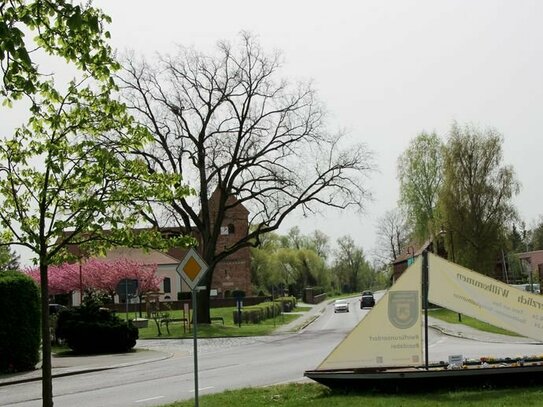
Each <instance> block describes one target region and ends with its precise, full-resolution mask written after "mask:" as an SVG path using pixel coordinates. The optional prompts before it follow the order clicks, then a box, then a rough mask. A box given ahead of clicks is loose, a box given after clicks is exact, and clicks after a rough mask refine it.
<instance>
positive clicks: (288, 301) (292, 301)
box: [275, 297, 296, 312]
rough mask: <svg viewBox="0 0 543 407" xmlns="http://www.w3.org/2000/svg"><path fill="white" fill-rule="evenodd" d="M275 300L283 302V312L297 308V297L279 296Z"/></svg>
mask: <svg viewBox="0 0 543 407" xmlns="http://www.w3.org/2000/svg"><path fill="white" fill-rule="evenodd" d="M275 301H278V302H280V303H281V310H282V311H283V312H290V311H292V310H293V309H294V308H296V297H279V298H276V299H275Z"/></svg>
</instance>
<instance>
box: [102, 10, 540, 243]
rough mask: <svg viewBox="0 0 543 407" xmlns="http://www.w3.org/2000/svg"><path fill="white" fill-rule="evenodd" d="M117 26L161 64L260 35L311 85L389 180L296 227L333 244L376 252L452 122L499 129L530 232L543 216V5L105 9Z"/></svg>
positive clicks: (114, 29) (126, 44)
mask: <svg viewBox="0 0 543 407" xmlns="http://www.w3.org/2000/svg"><path fill="white" fill-rule="evenodd" d="M94 4H95V5H96V6H98V7H100V8H101V9H102V10H104V11H105V12H106V14H108V15H110V16H111V17H112V18H113V22H112V24H111V26H110V31H111V33H112V43H113V45H114V47H116V48H118V49H120V50H125V49H133V50H134V51H135V52H136V53H141V54H145V55H146V56H147V57H148V58H151V57H152V56H153V55H155V53H157V52H158V53H173V52H174V51H175V44H182V45H185V46H194V47H195V48H197V49H201V50H202V51H209V50H212V49H213V47H214V46H215V44H216V42H217V41H218V40H225V39H226V40H232V41H234V40H236V37H237V35H238V33H239V32H240V31H241V30H248V31H251V32H252V33H254V34H256V35H257V36H258V38H259V40H260V42H261V44H262V45H263V47H264V49H265V50H268V51H270V52H271V51H274V50H280V51H282V53H283V56H284V61H285V65H284V70H283V71H284V73H285V75H286V76H287V77H289V78H291V79H294V80H297V79H302V80H312V81H313V83H314V86H315V88H316V89H317V90H318V92H319V95H320V99H321V100H322V101H323V102H324V104H325V105H326V108H327V110H328V112H329V114H330V125H331V127H333V128H342V129H345V130H347V131H348V133H349V134H350V136H351V137H352V138H353V139H355V140H357V141H362V142H364V143H366V144H367V146H368V147H369V148H370V149H371V150H373V151H374V153H375V157H376V162H377V163H378V168H379V172H378V173H376V174H374V177H373V179H372V180H371V182H370V185H369V186H370V189H371V190H372V192H373V195H374V201H373V202H372V203H370V204H368V206H367V209H366V212H365V214H363V215H359V214H354V213H343V214H337V213H336V214H330V215H329V216H327V217H326V218H322V217H319V218H312V219H305V220H300V219H292V220H291V222H289V225H288V226H290V225H295V224H297V225H300V226H301V228H302V231H303V232H305V233H310V232H312V231H313V230H314V229H319V230H321V231H323V232H324V233H326V234H328V235H329V236H330V237H331V238H332V239H333V240H335V239H337V238H338V237H340V236H342V235H351V236H352V237H353V238H354V239H355V241H356V242H357V243H358V244H359V245H361V246H362V247H363V248H364V250H365V251H366V252H371V250H372V249H373V247H374V245H375V241H376V237H375V225H376V223H377V220H378V219H379V217H381V216H382V215H383V214H384V212H385V211H386V210H390V209H393V208H395V207H396V206H397V200H398V182H397V179H396V166H397V158H398V156H399V155H400V154H401V153H402V152H403V151H404V150H405V148H406V147H407V145H408V143H409V141H410V140H411V139H412V138H414V137H415V136H416V135H417V134H418V133H420V132H421V131H423V130H425V131H428V132H431V131H436V133H437V134H438V135H440V136H441V137H442V138H443V139H446V137H447V133H448V131H449V129H450V127H451V124H452V123H453V121H457V122H459V123H461V124H462V123H472V124H476V125H478V126H480V127H482V128H484V127H487V126H490V127H494V128H495V129H496V130H498V131H499V132H500V133H501V134H502V135H503V136H504V164H509V165H512V166H513V167H514V169H515V171H516V175H517V177H518V179H519V180H520V182H521V184H522V190H521V192H520V194H519V195H518V197H517V199H516V200H515V202H516V205H517V209H518V210H519V213H520V215H521V217H522V218H523V219H524V220H525V221H526V222H527V224H528V225H530V224H531V223H532V222H533V221H535V219H536V218H537V217H538V216H539V215H541V214H543V208H541V205H538V201H539V202H540V201H541V198H542V196H543V194H542V192H541V191H542V188H541V184H542V183H541V173H542V171H541V169H540V168H541V167H542V166H543V162H541V161H540V160H541V159H542V158H543V140H542V137H541V130H542V129H543V112H542V110H543V81H542V75H543V52H542V51H543V23H542V20H541V18H542V16H543V1H537V0H531V1H530V0H515V1H513V0H511V1H499V0H485V1H483V0H477V1H473V0H465V1H461V0H449V1H442V0H428V1H421V0H418V1H408V0H395V1H385V0H377V1H365V0H358V1H335V2H331V1H326V2H325V1H301V0H295V1H293V0H289V1H284V0H279V1H274V2H259V1H254V0H253V1H239V0H230V1H224V0H221V1H218V0H207V1H200V2H198V1H192V2H186V1H173V0H172V1H164V0H154V1H148V0H145V1H143V0H114V1H113V0H99V1H95V2H94Z"/></svg>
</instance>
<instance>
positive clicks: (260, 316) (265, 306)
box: [232, 300, 281, 324]
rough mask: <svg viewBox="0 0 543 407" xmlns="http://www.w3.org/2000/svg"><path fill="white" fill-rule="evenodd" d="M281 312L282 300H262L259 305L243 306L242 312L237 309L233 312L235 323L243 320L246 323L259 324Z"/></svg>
mask: <svg viewBox="0 0 543 407" xmlns="http://www.w3.org/2000/svg"><path fill="white" fill-rule="evenodd" d="M280 314H281V302H280V301H277V300H276V301H274V302H271V301H269V302H262V303H260V304H258V305H252V306H249V307H243V308H242V309H241V313H240V312H239V311H238V310H237V309H235V310H234V311H233V312H232V316H233V320H234V324H237V323H239V321H240V318H241V322H242V323H245V324H249V323H251V324H258V323H260V322H262V321H264V320H266V319H269V318H273V317H274V316H278V315H280Z"/></svg>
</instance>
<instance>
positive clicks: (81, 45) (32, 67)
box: [0, 0, 188, 406]
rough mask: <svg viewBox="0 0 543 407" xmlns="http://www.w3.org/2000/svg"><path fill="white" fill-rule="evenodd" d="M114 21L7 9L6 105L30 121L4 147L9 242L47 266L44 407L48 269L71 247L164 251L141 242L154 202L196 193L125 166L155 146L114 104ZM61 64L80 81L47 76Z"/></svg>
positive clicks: (51, 5) (40, 1)
mask: <svg viewBox="0 0 543 407" xmlns="http://www.w3.org/2000/svg"><path fill="white" fill-rule="evenodd" d="M107 22H109V18H108V17H107V16H105V15H104V14H103V13H102V12H101V11H100V10H97V9H95V8H93V7H91V6H89V5H87V6H80V5H74V4H72V3H68V2H66V1H64V0H58V1H54V2H53V1H46V0H35V1H21V0H12V1H4V2H2V3H1V4H0V33H1V35H0V63H1V72H2V87H1V89H0V95H1V96H0V97H1V98H2V101H3V105H4V106H12V105H13V104H14V103H16V102H17V101H19V100H20V99H24V100H25V101H24V104H22V106H25V107H26V106H28V107H29V113H30V114H29V119H28V121H27V122H26V123H25V124H23V125H21V126H20V127H19V128H18V129H16V130H15V131H14V132H13V135H12V136H11V137H7V138H6V139H4V140H3V141H2V143H1V145H0V197H1V199H2V208H1V209H0V229H1V231H2V236H1V241H2V242H3V243H4V244H5V245H21V246H24V247H26V248H28V249H29V250H30V251H31V252H33V254H34V255H35V259H36V261H37V263H38V265H39V269H40V291H41V312H42V323H41V326H42V342H43V344H42V351H43V363H42V371H43V374H42V376H43V381H42V383H43V386H42V400H43V405H44V406H52V405H53V391H52V377H51V344H50V341H49V340H48V338H49V308H48V299H49V293H48V267H49V265H52V264H56V263H58V262H60V261H61V260H62V259H64V258H65V254H66V251H65V249H66V247H67V246H69V245H78V246H79V247H81V248H82V250H85V251H87V252H89V253H91V252H92V251H93V250H103V249H104V248H105V247H107V245H109V244H112V243H119V244H123V245H135V244H139V245H150V246H154V245H159V244H163V242H162V240H161V237H160V235H159V234H158V233H156V232H154V233H153V232H147V233H141V234H137V235H134V234H132V233H130V231H131V228H132V227H133V226H134V225H136V224H137V223H138V222H139V221H140V218H139V214H140V213H141V212H142V211H144V210H147V209H148V206H149V205H150V202H152V201H153V200H156V201H162V200H172V199H175V198H181V197H182V196H184V195H185V194H186V193H187V192H188V191H187V189H186V188H184V187H182V186H180V185H179V177H178V176H176V177H175V180H174V178H172V177H171V176H170V174H168V173H166V172H163V173H161V174H154V175H153V174H150V173H149V171H148V168H147V166H146V164H145V163H144V162H142V161H141V160H134V159H132V160H130V159H120V157H121V155H122V154H123V153H125V154H127V153H129V152H130V151H133V150H135V149H141V148H143V145H144V144H145V143H146V142H147V141H148V140H149V138H148V133H147V132H146V131H145V129H142V128H140V127H139V126H136V125H135V124H134V123H133V120H132V119H131V117H130V116H129V115H127V114H126V109H125V108H124V106H123V105H122V104H121V103H119V102H117V101H115V100H114V99H113V98H112V97H111V93H112V92H113V91H115V86H114V83H113V81H112V80H111V77H110V74H111V72H113V71H114V70H116V69H117V68H118V64H117V63H116V62H115V61H114V60H113V59H112V57H111V49H110V47H109V46H108V45H107V42H106V41H107V38H108V37H109V33H108V32H107V31H106V30H105V28H104V24H105V23H107ZM38 60H40V61H42V62H43V61H45V62H43V64H42V65H38V63H37V62H36V61H38ZM53 61H55V62H53ZM59 62H61V63H65V62H68V63H69V66H70V67H72V69H73V72H74V79H72V80H70V81H69V82H66V83H58V82H59V81H61V80H60V78H59V77H55V76H54V75H51V74H50V72H47V71H45V69H46V68H45V67H46V66H49V65H48V63H52V64H54V63H59ZM51 66H52V68H50V69H51V70H54V69H55V68H54V66H55V65H51ZM54 79H57V83H56V82H55V80H54ZM174 181H175V182H177V183H178V184H177V185H178V186H177V187H173V186H172V185H173V183H174ZM104 228H108V229H110V233H108V234H107V235H106V234H104V233H103V229H104ZM180 240H182V239H180ZM93 241H94V244H93Z"/></svg>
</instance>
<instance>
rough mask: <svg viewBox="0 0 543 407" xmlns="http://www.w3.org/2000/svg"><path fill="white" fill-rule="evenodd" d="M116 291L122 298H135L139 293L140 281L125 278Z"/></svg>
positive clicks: (118, 284)
mask: <svg viewBox="0 0 543 407" xmlns="http://www.w3.org/2000/svg"><path fill="white" fill-rule="evenodd" d="M115 291H116V292H117V295H118V296H119V297H121V298H126V297H134V296H135V295H136V294H137V292H138V280H134V279H131V278H123V279H122V280H121V281H119V282H118V283H117V287H116V288H115Z"/></svg>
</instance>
